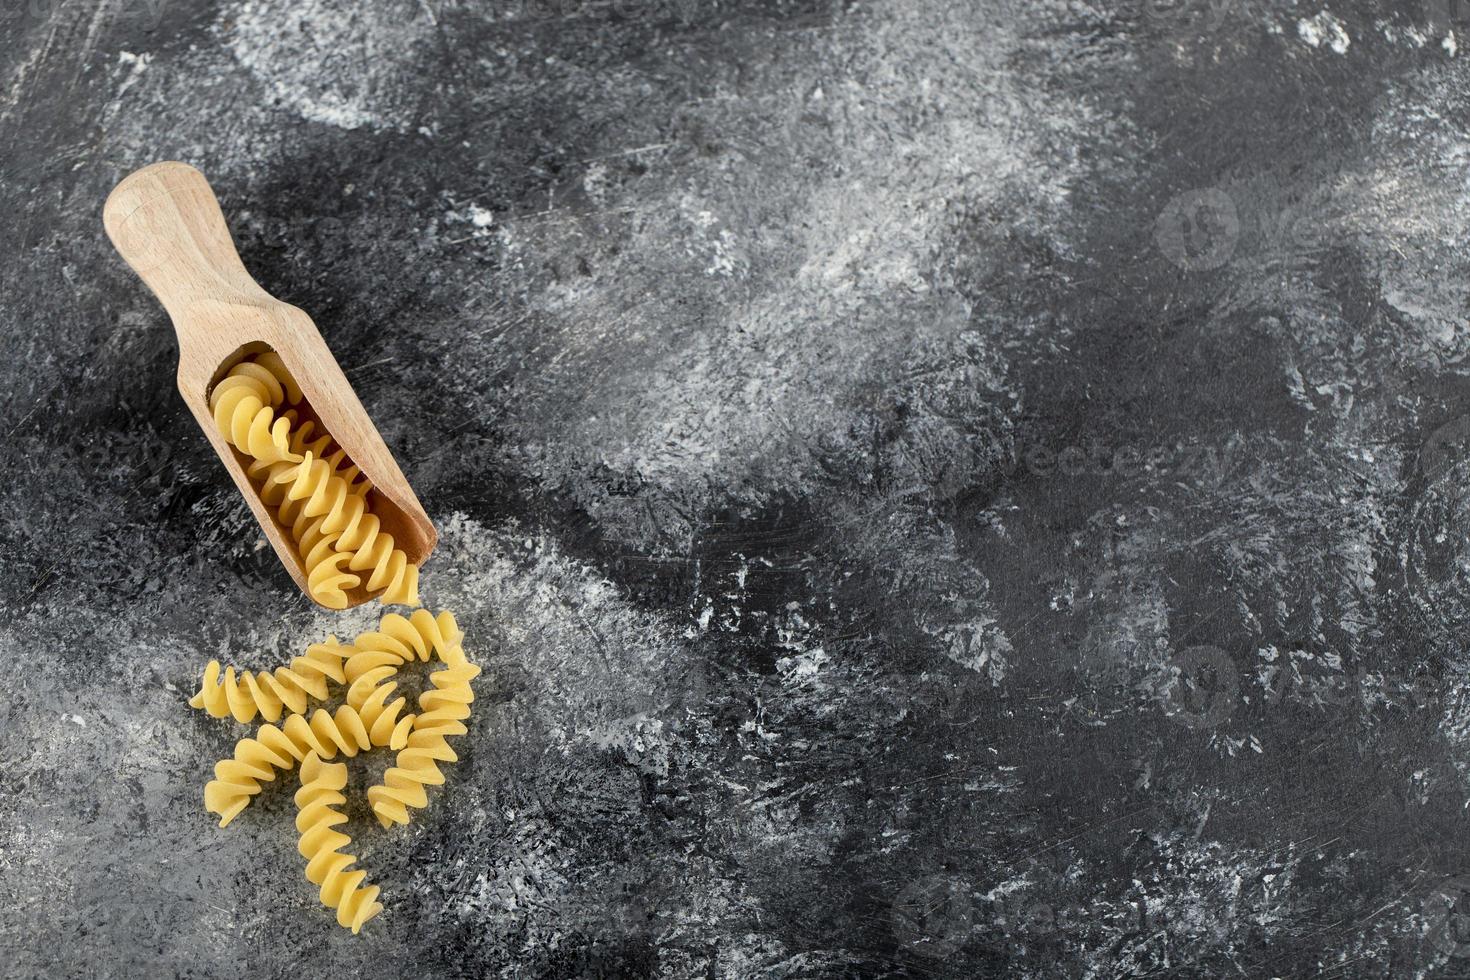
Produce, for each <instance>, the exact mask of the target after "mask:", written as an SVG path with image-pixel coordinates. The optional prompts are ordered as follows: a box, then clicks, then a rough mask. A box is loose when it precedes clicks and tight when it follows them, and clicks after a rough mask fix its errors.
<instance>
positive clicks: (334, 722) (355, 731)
mask: <svg viewBox="0 0 1470 980" xmlns="http://www.w3.org/2000/svg"><path fill="white" fill-rule="evenodd" d="M390 710H391V706H385V705H383V704H382V703H381V702H373V701H368V702H366V703H365V704H364V706H363V709H362V710H361V711H359V710H358V709H357V708H354V707H352V706H351V705H350V704H344V705H342V706H341V707H340V708H338V709H337V710H336V712H329V711H327V710H326V709H325V708H318V709H317V710H316V711H314V712H312V715H311V718H310V720H307V717H306V715H304V714H301V715H288V716H287V717H286V720H285V721H284V722H282V723H281V725H280V726H279V727H277V726H275V725H261V726H260V728H259V729H258V730H257V731H256V734H255V737H254V738H242V739H240V741H238V742H236V743H235V753H234V755H233V756H232V757H230V758H228V759H221V760H220V761H219V762H217V763H215V766H214V778H213V779H211V780H210V781H209V782H208V783H206V784H205V786H204V808H205V809H206V810H208V811H209V812H210V813H214V814H217V815H218V816H219V818H220V821H219V825H220V826H221V827H227V826H229V823H230V821H231V820H234V819H235V817H237V816H238V815H239V814H240V811H242V810H244V809H245V808H246V807H247V806H249V805H250V800H251V799H252V798H253V797H254V796H255V795H256V794H257V793H259V792H260V784H261V783H263V782H270V781H272V780H274V779H275V778H276V772H275V771H276V770H277V769H280V770H281V771H283V772H284V771H286V770H288V769H291V768H293V767H294V766H295V765H296V764H297V763H298V762H300V761H301V760H302V759H304V758H306V754H307V753H308V752H316V753H317V754H318V755H320V756H321V757H322V758H324V759H334V758H336V757H337V754H338V753H339V752H340V753H341V754H343V755H345V756H347V757H348V758H352V757H353V756H355V755H357V754H358V753H359V752H366V751H367V750H368V749H371V748H372V747H373V745H374V744H375V738H374V736H376V744H378V745H383V746H388V747H390V748H397V747H398V746H399V745H406V744H407V741H408V739H409V738H410V734H409V728H410V727H411V726H412V724H413V722H412V721H409V720H407V719H403V720H398V721H394V720H392V719H390V722H389V724H388V725H387V726H383V725H379V724H378V722H379V721H381V720H382V719H383V718H386V717H389V712H390ZM405 722H407V723H405Z"/></svg>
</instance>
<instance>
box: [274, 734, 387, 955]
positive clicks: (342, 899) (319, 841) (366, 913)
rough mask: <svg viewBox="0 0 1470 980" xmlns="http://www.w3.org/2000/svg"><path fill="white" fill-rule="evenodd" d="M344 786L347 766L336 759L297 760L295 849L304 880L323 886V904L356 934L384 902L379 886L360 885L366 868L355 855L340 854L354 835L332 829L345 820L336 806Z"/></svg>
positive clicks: (341, 799) (313, 756)
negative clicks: (302, 864) (302, 860)
mask: <svg viewBox="0 0 1470 980" xmlns="http://www.w3.org/2000/svg"><path fill="white" fill-rule="evenodd" d="M346 786H347V767H346V766H344V765H342V764H341V763H340V762H339V763H335V764H333V763H326V762H323V761H322V760H321V756H319V755H317V753H315V752H309V753H307V755H306V758H304V759H302V760H301V788H300V789H298V790H297V791H296V797H295V800H296V831H297V832H298V833H299V834H300V835H301V840H300V842H299V843H298V844H297V845H296V849H297V850H298V851H299V852H300V853H301V856H302V857H304V858H306V880H307V881H309V882H311V883H312V884H313V885H318V886H320V888H321V891H320V892H319V897H320V898H321V901H322V904H323V905H325V906H326V907H327V908H330V909H336V910H337V923H338V925H341V926H343V927H344V928H347V929H351V930H352V931H353V933H354V934H355V933H357V932H358V931H360V930H361V929H362V926H363V923H365V922H367V921H368V920H369V919H371V918H372V917H373V916H375V915H377V914H378V913H379V912H381V911H383V906H382V903H380V902H379V901H378V895H379V894H380V891H381V889H379V888H378V886H377V885H367V886H366V887H364V885H363V882H364V881H366V879H367V872H366V871H364V870H362V869H361V868H353V867H352V865H354V864H355V863H357V858H355V857H353V856H352V855H350V854H344V853H342V848H344V847H346V846H347V845H348V844H351V843H352V838H350V837H348V836H347V835H346V834H344V833H342V832H341V831H340V830H337V829H336V828H337V827H338V826H339V825H341V824H344V823H346V822H347V814H345V813H343V812H342V811H341V810H338V809H335V808H336V807H339V806H343V805H344V804H346V802H347V797H346V796H344V795H342V790H343V789H344V788H346Z"/></svg>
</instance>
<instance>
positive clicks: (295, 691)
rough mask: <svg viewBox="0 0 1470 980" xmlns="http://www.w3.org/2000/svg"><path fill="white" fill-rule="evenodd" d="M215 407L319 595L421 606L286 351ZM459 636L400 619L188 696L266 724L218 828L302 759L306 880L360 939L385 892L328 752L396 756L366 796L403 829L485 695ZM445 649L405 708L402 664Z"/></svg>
mask: <svg viewBox="0 0 1470 980" xmlns="http://www.w3.org/2000/svg"><path fill="white" fill-rule="evenodd" d="M209 406H210V412H211V414H212V415H213V417H214V420H215V423H216V424H217V425H218V426H219V429H220V432H221V433H222V434H223V437H224V439H225V441H226V442H227V443H229V445H231V446H233V447H234V448H235V449H236V450H238V451H239V452H240V453H241V454H243V455H244V456H245V457H247V460H246V472H247V475H248V476H249V478H250V480H251V482H252V484H254V486H255V487H256V489H257V490H258V492H259V494H260V498H261V500H262V501H263V502H264V503H265V504H266V506H268V507H269V508H270V509H271V510H272V511H273V513H274V514H275V516H276V519H277V520H278V521H279V522H280V524H281V525H282V526H283V527H285V528H287V529H288V530H289V532H290V535H291V539H292V541H294V542H295V545H296V547H297V549H298V551H299V552H300V555H301V559H302V565H303V567H304V568H305V570H306V579H307V583H306V584H307V590H308V592H309V593H310V594H311V596H312V598H313V599H315V600H316V601H317V602H319V603H321V604H322V605H324V606H327V607H329V608H335V609H342V608H345V607H346V606H347V605H348V602H349V593H350V592H353V591H354V590H357V589H359V588H360V589H363V590H365V591H366V592H368V593H371V594H374V595H376V596H377V597H378V598H379V599H380V600H381V601H383V602H384V603H387V604H403V605H409V606H414V607H418V606H419V595H418V584H419V570H418V567H417V566H416V565H413V564H412V563H410V562H409V561H408V557H407V555H406V554H405V553H404V552H403V550H402V549H401V548H399V547H398V546H397V543H396V542H395V541H394V539H393V535H392V534H391V533H389V532H388V531H387V530H385V528H384V526H383V523H382V521H381V520H380V519H379V517H378V515H376V514H374V513H373V510H372V500H373V499H375V498H374V497H373V496H371V495H370V491H371V490H372V486H371V484H370V483H369V481H368V480H367V479H366V477H365V475H364V474H363V473H362V471H361V470H360V469H359V468H358V467H357V466H356V465H355V464H354V463H353V462H352V460H351V459H349V458H348V456H347V453H346V451H345V450H344V449H343V448H342V447H341V446H340V445H338V444H336V443H335V441H334V440H333V439H332V436H331V433H329V432H327V431H323V430H321V429H320V428H319V423H318V422H316V421H315V420H314V419H312V418H309V417H307V416H309V415H310V414H311V413H310V410H309V409H308V408H307V407H306V406H305V405H304V404H303V397H302V392H301V388H300V386H298V385H297V384H296V382H295V380H294V379H293V378H292V377H291V375H290V372H288V371H287V370H286V367H285V364H284V363H283V361H282V360H281V358H280V356H279V355H277V354H276V353H274V352H266V353H263V354H258V355H255V356H254V357H251V358H247V359H246V360H245V361H242V362H241V363H239V364H237V365H236V366H235V367H234V368H232V369H231V370H230V371H229V373H228V374H227V375H226V376H225V377H224V379H222V380H221V381H220V382H219V384H218V385H216V386H215V388H214V390H213V391H212V392H211V393H210V399H209ZM462 642H463V634H462V633H461V631H460V629H459V624H458V623H456V622H455V619H454V616H453V615H451V614H450V613H449V612H447V611H442V612H440V613H438V614H437V615H435V614H433V613H431V612H429V611H428V610H427V609H422V608H415V609H414V611H413V612H412V613H411V614H410V615H407V616H403V615H399V614H397V613H389V614H387V615H385V616H383V617H382V619H381V620H380V621H379V623H378V625H377V628H376V629H373V630H368V631H365V632H363V633H360V634H358V636H357V637H356V638H355V639H354V641H353V642H352V643H351V644H342V643H339V642H338V641H337V640H336V638H335V637H332V638H329V639H328V640H327V642H325V643H318V644H315V645H313V646H311V647H309V648H308V649H307V651H306V653H305V654H304V655H302V656H300V657H296V658H294V659H292V660H291V662H290V663H289V664H287V665H286V666H284V667H277V668H275V669H274V670H269V671H267V670H258V671H250V670H239V671H237V670H236V669H235V668H234V667H233V666H229V667H224V668H223V670H222V669H221V666H220V663H219V662H218V661H214V660H212V661H210V662H209V664H208V666H207V667H206V668H205V670H204V675H203V677H202V679H201V683H200V687H199V690H198V692H197V693H196V694H194V696H193V697H192V698H190V700H189V704H190V705H191V706H193V707H195V708H200V709H203V710H204V711H207V712H208V713H209V714H210V715H212V716H213V717H216V718H224V717H233V718H234V719H235V720H237V721H239V722H242V723H250V722H254V721H255V720H256V719H257V718H259V719H263V722H264V723H262V724H261V725H260V726H259V727H258V728H257V729H256V731H255V734H254V735H253V736H251V737H248V738H242V739H240V740H239V741H238V742H237V743H236V744H235V749H234V752H233V754H232V755H231V756H230V758H227V759H222V760H220V761H219V762H218V763H216V764H215V767H214V778H213V779H211V780H210V781H209V782H208V783H207V784H206V785H205V787H204V805H205V808H206V809H207V810H208V811H209V812H211V813H213V814H215V815H216V816H218V817H219V825H220V826H221V827H225V826H228V825H229V823H230V822H231V821H232V820H234V819H235V817H237V816H238V815H239V814H240V813H241V812H242V811H243V810H245V809H246V808H247V807H248V806H249V805H250V802H251V800H252V799H254V797H255V796H256V795H258V794H259V793H260V792H261V789H262V784H263V783H267V782H273V781H274V780H275V778H276V773H277V772H278V771H279V772H285V771H287V770H290V769H292V768H295V767H298V766H299V770H300V781H301V786H300V789H298V790H297V792H296V796H295V801H296V806H297V810H298V813H297V817H296V828H297V830H298V831H299V832H300V835H301V837H300V843H299V845H298V849H299V850H300V852H301V855H302V856H303V857H305V858H306V859H307V865H306V877H307V878H308V879H309V880H310V881H311V882H312V883H313V884H315V885H317V886H319V888H320V897H321V901H322V902H323V904H325V905H327V906H328V907H330V908H333V909H336V911H337V921H338V922H339V923H340V924H341V925H343V926H344V927H346V928H350V929H351V930H352V931H353V932H354V933H356V932H358V931H359V930H360V929H361V928H362V926H363V924H364V923H365V922H367V921H368V920H370V919H372V918H373V917H374V916H376V915H378V914H379V913H380V912H382V910H383V906H382V904H381V903H380V902H379V901H378V897H379V894H380V890H379V888H378V887H377V886H376V885H369V884H367V873H366V872H365V871H363V870H362V869H360V868H355V867H354V865H355V864H356V863H357V859H356V858H355V857H353V856H352V855H350V854H346V853H344V852H343V848H345V847H346V846H347V845H348V844H350V843H351V840H350V838H349V837H348V835H347V834H345V833H343V832H342V831H341V830H340V829H338V828H340V827H341V826H342V825H343V824H345V823H346V822H347V816H346V814H345V813H344V812H343V811H342V810H341V809H340V808H341V807H342V806H343V805H344V804H345V803H346V796H345V795H344V792H343V791H344V789H345V788H346V785H347V767H346V766H345V765H343V764H340V763H333V762H329V761H327V760H333V759H336V758H337V757H338V756H345V757H347V758H352V757H355V756H356V755H357V754H358V753H360V752H367V751H370V750H372V749H374V748H389V749H392V750H394V751H395V752H397V757H396V758H395V760H394V765H393V766H392V767H390V768H389V769H388V770H387V771H386V772H385V773H384V775H383V781H382V782H381V783H380V784H379V785H377V786H373V787H371V788H370V789H369V790H368V791H367V800H368V804H369V805H370V807H371V808H372V810H373V813H374V814H375V816H376V817H377V819H378V822H379V823H380V824H382V825H383V826H384V827H390V826H392V825H394V824H404V823H407V822H408V821H409V811H410V809H421V808H423V807H425V806H427V805H428V793H427V790H426V787H428V786H438V785H441V784H443V782H444V780H445V776H444V772H443V771H442V770H441V769H440V765H441V764H444V763H451V762H456V761H458V755H457V754H456V753H455V751H454V749H453V748H451V747H450V744H449V740H450V739H451V738H455V737H458V736H460V735H464V734H465V733H466V731H467V728H466V726H465V724H464V722H465V720H466V719H467V718H468V717H469V714H470V704H471V702H473V701H474V698H475V696H474V691H473V690H472V688H471V686H470V682H471V681H472V680H474V678H475V677H476V676H478V675H479V673H480V668H479V667H477V666H475V665H474V664H472V663H471V662H470V661H469V660H468V658H467V657H466V656H465V653H464V648H463V645H462ZM436 657H437V658H438V660H439V661H440V662H441V663H442V664H443V666H442V668H441V669H439V670H437V671H435V672H434V673H432V674H431V675H430V677H429V685H430V686H429V689H427V690H425V691H424V692H423V693H422V694H420V695H419V697H418V709H419V710H418V713H416V714H415V713H413V712H410V711H409V710H408V704H409V702H408V699H407V698H406V697H404V696H402V695H400V694H398V682H397V680H396V679H395V678H396V676H397V672H398V670H399V669H400V668H401V667H402V666H403V665H404V664H407V663H411V662H413V661H428V660H431V659H434V658H436ZM333 685H345V687H346V690H345V692H344V695H343V696H344V702H345V703H343V704H342V705H341V706H340V707H338V708H337V709H336V710H335V711H328V710H326V709H325V708H317V709H316V710H314V711H312V712H311V713H310V714H309V715H308V713H307V709H308V708H309V707H310V705H311V704H312V702H316V701H323V700H326V699H327V698H328V697H329V696H331V693H332V687H333ZM277 722H279V724H277Z"/></svg>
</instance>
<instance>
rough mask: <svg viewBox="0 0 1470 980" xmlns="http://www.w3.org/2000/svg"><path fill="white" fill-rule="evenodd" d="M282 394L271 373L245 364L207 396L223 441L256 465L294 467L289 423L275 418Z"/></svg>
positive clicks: (232, 372)
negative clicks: (286, 465) (290, 465)
mask: <svg viewBox="0 0 1470 980" xmlns="http://www.w3.org/2000/svg"><path fill="white" fill-rule="evenodd" d="M284 399H285V390H284V389H283V388H282V386H281V383H280V381H278V380H277V379H276V376H275V375H274V374H272V373H271V372H270V371H268V370H266V369H265V368H263V367H261V366H260V365H259V364H254V363H252V362H250V361H244V362H242V363H240V364H237V365H235V367H233V368H232V369H231V370H230V373H229V374H228V375H227V376H226V377H225V378H224V380H222V381H221V382H220V383H219V384H217V385H215V386H214V390H213V391H211V392H210V393H209V410H210V412H212V413H213V414H214V422H215V424H216V425H217V426H219V430H220V433H221V434H222V435H223V436H224V437H225V441H226V442H228V443H229V444H230V445H232V446H234V447H235V448H236V449H238V450H240V451H241V452H242V453H245V454H246V455H247V456H249V457H250V458H251V459H252V460H254V461H255V463H256V464H259V465H262V466H270V465H271V464H273V463H282V462H283V463H297V462H300V460H301V456H299V455H298V454H296V453H293V452H292V451H291V422H290V420H289V419H286V418H278V417H277V416H276V413H275V409H276V407H277V406H279V405H280V404H281V402H282V401H283V400H284Z"/></svg>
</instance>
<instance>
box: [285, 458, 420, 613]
mask: <svg viewBox="0 0 1470 980" xmlns="http://www.w3.org/2000/svg"><path fill="white" fill-rule="evenodd" d="M269 483H270V485H271V487H272V491H271V498H272V499H280V500H281V503H280V505H279V506H280V513H281V515H282V518H283V521H284V520H285V518H286V517H287V516H288V515H289V516H290V517H292V518H293V519H294V520H295V521H300V519H302V518H313V517H320V518H321V519H322V523H321V525H319V530H320V533H321V535H322V536H323V538H325V537H326V536H328V535H331V536H333V540H332V547H333V548H334V549H335V550H336V551H337V552H339V553H341V554H343V555H346V556H347V559H348V561H347V569H348V570H350V571H352V572H363V571H365V572H368V573H369V574H368V577H367V581H366V583H365V587H366V588H367V590H368V591H369V592H381V593H382V594H381V595H380V596H379V598H380V599H381V600H382V601H383V602H385V603H391V604H401V605H409V606H416V605H418V604H419V595H418V593H419V589H418V579H419V570H418V566H416V565H413V564H411V563H410V562H409V561H408V556H407V555H405V554H404V553H403V551H402V549H400V548H398V547H397V546H396V545H395V543H394V540H393V535H391V534H389V533H388V532H386V531H384V530H382V522H381V521H379V520H378V516H377V515H376V514H374V513H372V511H370V510H369V509H368V506H367V500H366V498H365V497H364V496H362V495H361V494H355V493H353V492H352V490H351V489H350V488H349V487H348V485H347V481H346V480H344V479H342V477H340V476H338V475H337V474H336V473H334V472H333V471H332V467H331V465H330V464H329V463H328V462H327V461H326V460H324V459H320V458H318V457H317V456H315V455H314V454H313V453H312V452H311V451H309V450H308V451H307V452H306V453H305V454H304V455H303V456H302V458H301V461H300V462H299V463H296V464H294V465H282V466H274V467H272V472H271V475H270V478H269ZM276 488H280V489H282V490H284V497H283V498H282V497H280V496H279V491H278V490H277V489H276ZM304 547H305V545H304V543H303V549H304ZM321 560H322V562H323V563H325V562H326V561H327V559H326V558H325V557H323V558H322V559H321ZM309 574H310V573H309V572H308V575H309ZM333 574H343V571H342V567H341V564H340V563H336V564H334V565H333ZM313 595H315V593H313Z"/></svg>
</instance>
